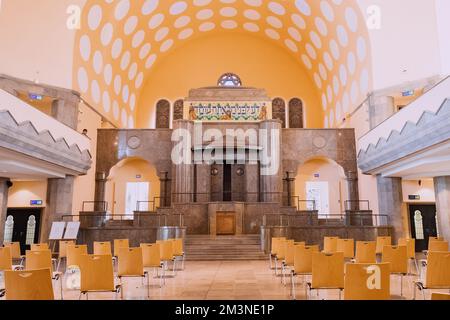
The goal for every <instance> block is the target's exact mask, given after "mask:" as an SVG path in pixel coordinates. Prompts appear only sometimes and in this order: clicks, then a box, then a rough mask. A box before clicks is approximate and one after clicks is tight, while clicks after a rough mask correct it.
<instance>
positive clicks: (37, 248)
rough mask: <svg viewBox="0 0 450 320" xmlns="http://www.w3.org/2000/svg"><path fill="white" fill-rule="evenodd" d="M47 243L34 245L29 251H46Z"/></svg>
mask: <svg viewBox="0 0 450 320" xmlns="http://www.w3.org/2000/svg"><path fill="white" fill-rule="evenodd" d="M48 249H49V246H48V243H35V244H32V245H31V248H30V250H31V251H40V250H48Z"/></svg>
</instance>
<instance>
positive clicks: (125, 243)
mask: <svg viewBox="0 0 450 320" xmlns="http://www.w3.org/2000/svg"><path fill="white" fill-rule="evenodd" d="M129 247H130V240H128V239H115V240H114V256H115V257H118V256H119V249H120V248H129Z"/></svg>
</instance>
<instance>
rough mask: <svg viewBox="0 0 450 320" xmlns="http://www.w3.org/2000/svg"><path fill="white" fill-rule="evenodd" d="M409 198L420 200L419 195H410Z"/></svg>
mask: <svg viewBox="0 0 450 320" xmlns="http://www.w3.org/2000/svg"><path fill="white" fill-rule="evenodd" d="M408 198H409V200H420V196H419V195H418V194H410V195H409V196H408Z"/></svg>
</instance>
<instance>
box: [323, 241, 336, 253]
mask: <svg viewBox="0 0 450 320" xmlns="http://www.w3.org/2000/svg"><path fill="white" fill-rule="evenodd" d="M338 240H339V237H325V238H324V239H323V252H326V253H335V252H336V250H337V244H338Z"/></svg>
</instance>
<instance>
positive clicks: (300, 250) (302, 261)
mask: <svg viewBox="0 0 450 320" xmlns="http://www.w3.org/2000/svg"><path fill="white" fill-rule="evenodd" d="M317 252H319V246H318V245H316V246H302V245H299V246H295V247H294V268H293V269H292V270H291V296H292V299H294V300H295V277H296V276H302V278H303V283H305V282H306V281H305V277H306V276H308V275H311V274H312V256H313V254H314V253H317ZM305 290H306V286H305ZM305 294H306V291H305Z"/></svg>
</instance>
